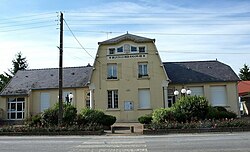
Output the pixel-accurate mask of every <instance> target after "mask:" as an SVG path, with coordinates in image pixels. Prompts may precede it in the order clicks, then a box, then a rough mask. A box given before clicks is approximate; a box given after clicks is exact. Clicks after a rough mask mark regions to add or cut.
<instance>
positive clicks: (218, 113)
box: [207, 106, 237, 120]
mask: <svg viewBox="0 0 250 152" xmlns="http://www.w3.org/2000/svg"><path fill="white" fill-rule="evenodd" d="M236 117H237V115H236V114H235V113H234V112H230V111H227V110H226V109H225V108H224V107H212V106H210V107H209V110H208V114H207V119H215V120H219V119H225V118H227V119H232V118H233V119H234V118H236Z"/></svg>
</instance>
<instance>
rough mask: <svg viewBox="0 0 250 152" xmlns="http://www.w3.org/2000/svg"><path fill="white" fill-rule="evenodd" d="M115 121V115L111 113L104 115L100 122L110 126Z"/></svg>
mask: <svg viewBox="0 0 250 152" xmlns="http://www.w3.org/2000/svg"><path fill="white" fill-rule="evenodd" d="M115 122H116V117H115V116H111V115H104V116H103V118H102V121H101V122H100V123H101V124H102V125H103V126H107V127H110V126H112V125H113V124H114V123H115Z"/></svg>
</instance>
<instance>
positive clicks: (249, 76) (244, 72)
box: [239, 64, 250, 80]
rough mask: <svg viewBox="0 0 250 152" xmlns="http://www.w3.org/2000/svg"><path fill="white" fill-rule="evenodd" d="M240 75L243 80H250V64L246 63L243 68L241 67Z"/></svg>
mask: <svg viewBox="0 0 250 152" xmlns="http://www.w3.org/2000/svg"><path fill="white" fill-rule="evenodd" d="M239 77H240V79H241V80H250V70H249V66H248V65H246V64H244V66H243V68H241V69H240V73H239Z"/></svg>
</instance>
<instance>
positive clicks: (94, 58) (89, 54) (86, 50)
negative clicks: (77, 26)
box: [63, 19, 95, 59]
mask: <svg viewBox="0 0 250 152" xmlns="http://www.w3.org/2000/svg"><path fill="white" fill-rule="evenodd" d="M63 21H64V23H65V24H66V26H67V27H68V29H69V31H70V33H71V34H72V36H73V37H74V38H75V40H76V41H77V43H78V44H79V45H80V46H81V48H82V49H83V50H84V51H85V52H86V53H87V54H88V55H89V56H90V57H92V58H93V59H95V58H94V57H93V56H92V55H91V54H90V53H89V52H88V51H87V50H86V49H85V48H84V47H83V45H82V44H81V43H80V41H79V40H78V39H77V38H76V36H75V34H74V33H73V31H72V30H71V29H70V27H69V25H68V23H67V22H66V20H65V19H63Z"/></svg>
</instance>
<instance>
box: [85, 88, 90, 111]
mask: <svg viewBox="0 0 250 152" xmlns="http://www.w3.org/2000/svg"><path fill="white" fill-rule="evenodd" d="M85 102H86V107H87V108H90V92H89V91H88V92H86V95H85Z"/></svg>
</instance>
